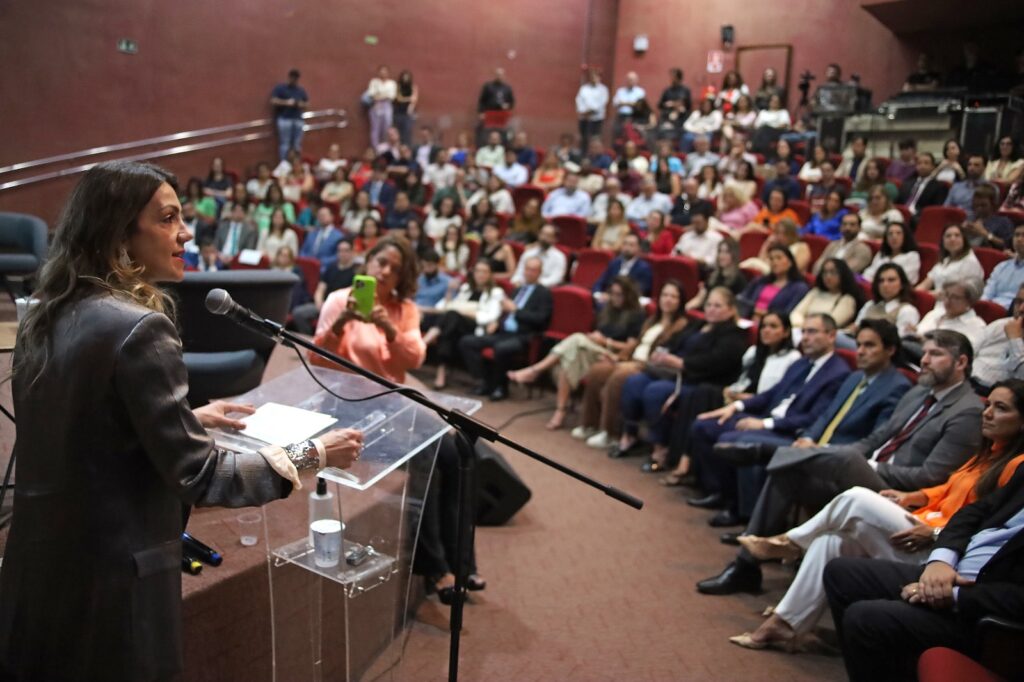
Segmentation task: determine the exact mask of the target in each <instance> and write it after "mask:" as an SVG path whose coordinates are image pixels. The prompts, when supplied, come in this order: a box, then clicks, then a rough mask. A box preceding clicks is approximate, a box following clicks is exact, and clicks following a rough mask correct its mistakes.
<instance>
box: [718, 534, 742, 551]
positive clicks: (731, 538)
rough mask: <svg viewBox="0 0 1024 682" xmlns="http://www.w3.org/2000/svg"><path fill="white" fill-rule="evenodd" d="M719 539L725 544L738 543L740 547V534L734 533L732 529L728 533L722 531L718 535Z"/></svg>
mask: <svg viewBox="0 0 1024 682" xmlns="http://www.w3.org/2000/svg"><path fill="white" fill-rule="evenodd" d="M718 541H719V542H721V543H722V544H723V545H736V546H737V547H738V546H739V544H740V534H739V533H733V532H732V531H730V532H728V533H722V534H721V535H719V536H718Z"/></svg>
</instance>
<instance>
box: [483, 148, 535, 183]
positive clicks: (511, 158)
mask: <svg viewBox="0 0 1024 682" xmlns="http://www.w3.org/2000/svg"><path fill="white" fill-rule="evenodd" d="M491 174H492V175H494V176H497V177H499V178H501V181H502V182H504V183H505V184H506V185H508V186H509V187H518V186H519V185H524V184H526V183H527V182H528V181H529V180H530V171H529V170H528V169H527V168H526V166H524V165H523V164H521V163H519V161H518V160H517V159H516V150H515V149H512V148H511V147H508V148H507V149H505V163H503V164H502V165H500V166H495V167H494V168H492V169H491Z"/></svg>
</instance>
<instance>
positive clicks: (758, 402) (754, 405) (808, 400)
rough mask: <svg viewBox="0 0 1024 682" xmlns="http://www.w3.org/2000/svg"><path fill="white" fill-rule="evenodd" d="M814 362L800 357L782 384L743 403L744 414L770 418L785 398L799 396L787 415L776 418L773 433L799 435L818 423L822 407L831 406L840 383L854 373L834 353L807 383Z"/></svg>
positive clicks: (780, 382) (783, 376) (781, 381)
mask: <svg viewBox="0 0 1024 682" xmlns="http://www.w3.org/2000/svg"><path fill="white" fill-rule="evenodd" d="M811 364H812V363H811V361H810V360H808V359H807V358H800V359H799V360H797V361H796V362H794V363H793V364H792V365H790V366H789V369H787V370H786V373H785V374H783V375H782V378H781V379H779V383H777V384H775V385H774V386H772V387H771V388H770V389H768V390H767V391H763V392H761V393H758V394H757V395H755V396H753V397H752V398H748V399H747V400H744V401H743V411H744V412H746V413H748V414H751V415H755V416H760V417H768V416H769V415H770V413H771V411H772V410H773V409H775V407H776V406H777V405H778V404H779V403H781V402H782V401H783V400H784V399H786V398H788V397H789V396H791V395H793V393H794V392H795V393H796V397H794V398H793V402H791V403H790V404H789V409H787V410H786V416H785V417H783V418H782V419H776V420H775V423H774V425H773V428H772V430H773V431H775V432H777V433H786V434H796V433H797V432H798V431H799V430H800V429H805V428H807V427H808V426H810V424H811V423H812V422H813V421H814V419H815V418H816V417H817V415H818V411H819V410H820V409H821V406H822V405H825V404H827V403H828V402H829V401H831V400H832V398H833V397H834V396H835V394H836V391H838V390H839V386H840V384H842V383H843V380H844V379H846V377H847V375H849V374H850V366H849V365H847V364H846V361H845V360H843V359H842V358H841V357H839V356H838V355H835V354H833V355H832V357H830V358H829V359H828V360H826V361H825V364H823V365H822V366H821V369H819V370H818V371H817V372H816V373H815V374H814V376H813V377H811V380H810V381H806V380H805V377H806V376H807V371H808V368H809V367H810V366H811Z"/></svg>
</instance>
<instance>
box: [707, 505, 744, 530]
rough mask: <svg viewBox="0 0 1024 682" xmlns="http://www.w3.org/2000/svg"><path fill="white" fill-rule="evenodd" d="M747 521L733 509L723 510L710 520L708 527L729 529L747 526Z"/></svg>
mask: <svg viewBox="0 0 1024 682" xmlns="http://www.w3.org/2000/svg"><path fill="white" fill-rule="evenodd" d="M746 523H747V520H746V519H744V518H743V517H742V516H740V515H739V514H737V513H736V512H734V511H733V510H731V509H723V510H722V511H720V512H718V513H717V514H715V515H714V516H712V517H711V518H710V519H708V525H709V526H711V527H712V528H728V527H730V526H745V525H746Z"/></svg>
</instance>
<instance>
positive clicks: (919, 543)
mask: <svg viewBox="0 0 1024 682" xmlns="http://www.w3.org/2000/svg"><path fill="white" fill-rule="evenodd" d="M914 522H915V523H916V525H915V526H914V527H913V528H908V529H906V530H901V531H899V532H897V533H893V534H892V535H890V536H889V544H891V545H892V546H893V547H895V548H896V549H898V550H902V551H904V552H919V551H921V550H922V549H927V548H928V547H931V546H932V545H934V544H935V534H934V529H933V528H932V527H931V526H928V525H925V524H923V523H921V522H920V521H918V520H917V519H916V518H915V519H914Z"/></svg>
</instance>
